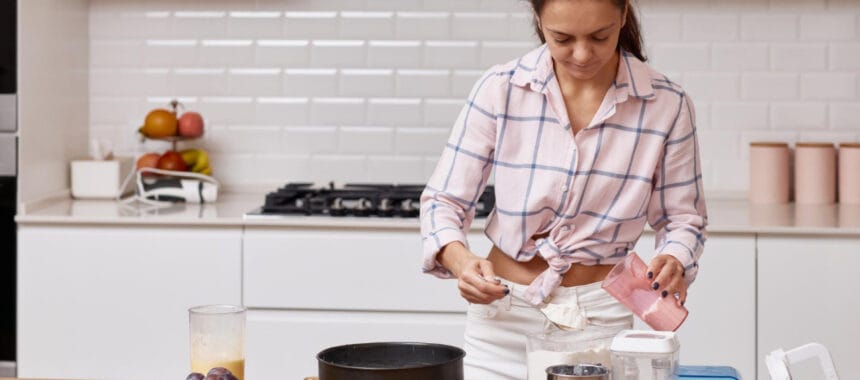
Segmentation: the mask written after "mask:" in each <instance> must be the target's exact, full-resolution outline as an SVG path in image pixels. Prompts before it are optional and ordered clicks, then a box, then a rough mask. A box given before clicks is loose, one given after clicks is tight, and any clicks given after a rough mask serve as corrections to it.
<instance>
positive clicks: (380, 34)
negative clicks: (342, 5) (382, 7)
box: [339, 12, 394, 40]
mask: <svg viewBox="0 0 860 380" xmlns="http://www.w3.org/2000/svg"><path fill="white" fill-rule="evenodd" d="M339 32H340V37H341V38H349V39H355V38H360V39H368V40H369V39H382V38H390V37H391V36H392V35H394V12H341V13H340V30H339Z"/></svg>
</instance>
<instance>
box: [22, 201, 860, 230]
mask: <svg viewBox="0 0 860 380" xmlns="http://www.w3.org/2000/svg"><path fill="white" fill-rule="evenodd" d="M264 197H265V196H264V193H262V192H261V193H256V192H250V193H249V192H236V193H225V194H222V196H221V197H220V199H219V200H218V202H216V203H213V204H202V205H198V204H181V203H179V204H175V205H170V206H167V207H161V208H156V207H154V206H151V205H147V204H141V203H133V204H122V203H120V202H117V201H113V200H74V199H71V198H69V197H68V196H60V197H55V198H47V199H43V200H40V201H37V202H33V203H30V204H27V205H26V207H25V211H24V212H22V213H20V214H19V215H18V216H17V217H16V221H17V222H18V223H19V224H22V225H27V224H84V225H86V224H112V225H116V224H120V225H186V226H271V227H277V226H285V227H325V228H350V227H362V228H381V229H418V220H417V219H397V218H392V219H389V218H358V217H344V218H332V217H314V216H273V217H272V216H246V215H245V214H246V213H248V212H251V211H253V210H255V209H256V208H258V207H259V206H260V205H261V204H262V202H263V199H264ZM708 213H709V220H710V224H709V226H708V231H709V232H710V233H739V234H795V235H796V234H812V235H843V236H844V235H849V236H860V206H856V205H840V204H834V205H820V206H810V205H796V204H788V205H753V204H750V203H749V202H748V201H745V200H725V199H710V200H709V201H708ZM483 226H484V220H483V219H476V220H475V222H474V223H473V225H472V229H473V230H480V229H482V228H483Z"/></svg>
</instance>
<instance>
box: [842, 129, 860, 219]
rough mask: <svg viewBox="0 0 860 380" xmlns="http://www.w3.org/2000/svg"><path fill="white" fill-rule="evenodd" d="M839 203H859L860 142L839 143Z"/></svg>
mask: <svg viewBox="0 0 860 380" xmlns="http://www.w3.org/2000/svg"><path fill="white" fill-rule="evenodd" d="M839 203H843V204H848V205H860V143H851V144H848V143H845V144H839Z"/></svg>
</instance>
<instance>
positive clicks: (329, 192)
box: [245, 183, 496, 218]
mask: <svg viewBox="0 0 860 380" xmlns="http://www.w3.org/2000/svg"><path fill="white" fill-rule="evenodd" d="M423 190H424V185H417V184H416V185H394V184H379V183H374V184H360V183H348V184H345V185H343V186H335V185H334V183H330V184H329V185H328V186H315V185H314V184H312V183H288V184H286V185H285V186H283V187H281V188H279V189H277V190H276V191H273V192H271V193H269V194H267V195H266V201H265V203H264V204H263V206H262V207H260V208H258V209H256V210H254V211H252V212H249V213H247V214H245V216H246V217H251V218H253V217H267V216H286V215H308V216H310V215H315V216H333V217H346V216H354V217H383V218H417V217H418V213H419V210H420V209H419V202H420V198H421V192H422V191H423ZM495 201H496V198H495V193H494V192H493V186H487V188H486V190H484V192H483V194H481V196H480V197H479V198H478V199H477V200H476V201H475V203H476V204H475V216H476V217H478V218H482V217H486V216H487V215H489V213H490V211H491V210H492V209H493V206H494V205H495V203H496V202H495Z"/></svg>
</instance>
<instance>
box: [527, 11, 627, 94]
mask: <svg viewBox="0 0 860 380" xmlns="http://www.w3.org/2000/svg"><path fill="white" fill-rule="evenodd" d="M624 16H626V15H625V14H624V12H623V11H622V10H620V9H618V7H617V6H615V4H614V3H613V2H612V1H609V0H549V1H547V2H546V5H545V6H544V9H543V10H542V11H541V13H540V15H538V23H539V25H540V28H541V30H542V31H543V35H544V37H545V38H546V41H547V45H548V46H549V50H550V53H551V54H552V58H553V59H554V60H555V65H556V70H558V69H563V70H565V71H566V72H567V73H568V74H570V75H571V76H573V77H574V78H576V79H580V80H588V79H592V78H594V76H596V75H597V73H598V72H600V70H601V69H603V68H604V67H606V65H607V64H610V63H614V62H610V61H612V58H613V57H614V56H615V51H616V48H617V46H618V36H619V34H620V33H621V28H622V27H623V26H624V25H623V24H624V20H625V17H624Z"/></svg>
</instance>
